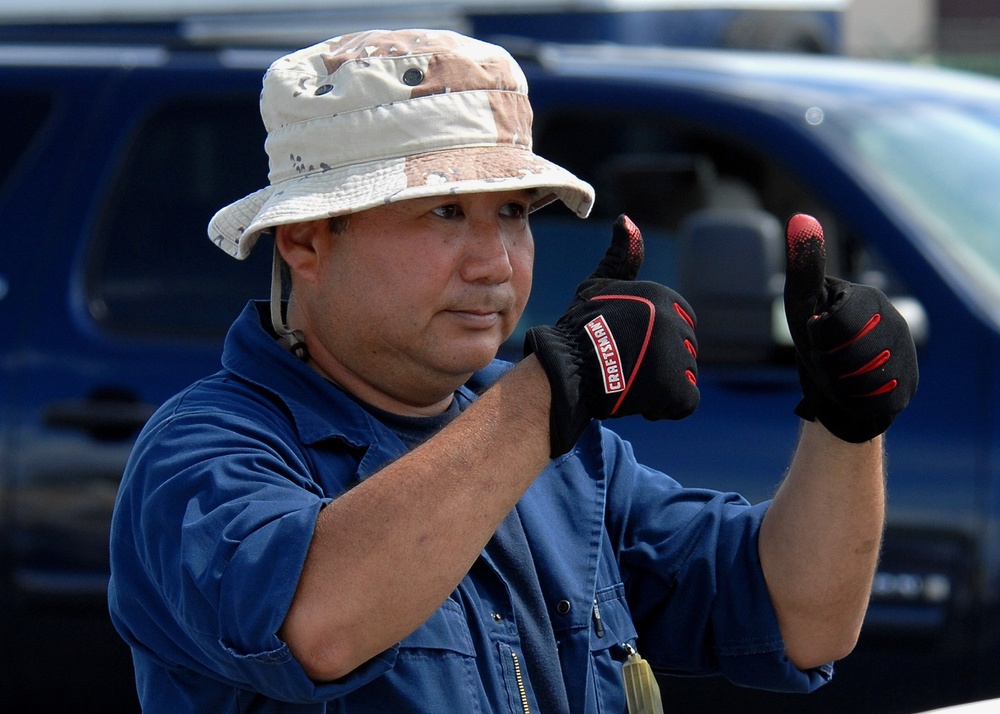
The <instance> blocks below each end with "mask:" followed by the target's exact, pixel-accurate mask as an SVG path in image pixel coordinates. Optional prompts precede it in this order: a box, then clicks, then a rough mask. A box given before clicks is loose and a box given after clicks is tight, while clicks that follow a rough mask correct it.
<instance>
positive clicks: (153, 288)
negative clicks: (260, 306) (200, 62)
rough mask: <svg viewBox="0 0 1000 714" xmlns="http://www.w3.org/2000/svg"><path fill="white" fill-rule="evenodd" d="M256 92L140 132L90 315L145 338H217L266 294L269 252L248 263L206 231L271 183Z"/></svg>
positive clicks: (117, 197)
mask: <svg viewBox="0 0 1000 714" xmlns="http://www.w3.org/2000/svg"><path fill="white" fill-rule="evenodd" d="M263 146H264V129H263V127H262V126H261V121H260V114H259V111H258V108H257V97H256V96H249V95H248V96H246V97H245V98H241V99H225V100H219V99H212V100H208V99H204V100H203V99H199V100H188V101H182V102H177V103H174V104H171V105H169V106H166V107H164V108H162V109H161V110H160V111H158V112H157V113H156V114H155V115H153V116H152V117H151V118H150V119H149V120H148V121H147V122H146V123H145V124H144V126H142V128H141V129H140V130H139V131H138V132H137V133H136V135H135V137H134V139H133V141H132V142H131V144H130V146H129V148H128V151H127V153H126V158H125V161H124V162H123V166H122V167H121V170H120V172H119V175H118V178H117V180H116V182H115V185H114V186H113V188H112V190H111V192H110V194H109V195H110V196H111V199H110V202H109V204H108V206H107V208H106V210H105V212H104V216H103V218H102V220H101V221H100V222H99V223H98V229H97V235H96V240H95V242H94V249H93V252H92V254H91V256H90V260H89V263H88V271H87V281H86V282H87V298H88V305H89V307H90V311H91V314H92V315H93V317H94V319H95V320H97V321H98V323H99V324H100V325H101V326H102V327H104V328H105V329H108V330H111V331H114V332H119V333H125V334H129V335H133V336H140V337H196V338H198V337H209V338H214V337H220V336H222V335H224V334H225V331H226V330H227V329H228V327H229V325H230V323H231V322H232V321H233V319H234V318H235V317H236V315H237V314H238V313H239V311H240V310H241V309H242V307H243V305H245V304H246V301H247V300H248V299H250V298H261V297H266V296H267V289H268V281H269V275H270V272H269V270H270V255H271V252H270V250H269V249H268V247H267V246H266V245H262V246H261V248H258V249H257V250H256V251H254V254H252V255H251V257H250V258H248V259H247V260H246V261H237V260H235V259H233V258H231V257H229V256H228V255H226V254H225V253H223V251H222V250H220V249H219V248H218V247H216V246H215V245H214V244H213V243H212V242H211V241H210V240H209V239H208V237H207V233H206V227H207V225H208V221H209V219H210V218H211V217H212V215H213V214H214V213H215V211H217V210H218V209H219V208H221V207H222V206H224V205H226V204H228V203H230V202H231V201H233V200H236V199H238V198H241V197H243V196H245V195H246V194H248V193H251V192H252V191H255V190H257V189H259V188H261V187H263V186H264V185H266V183H267V159H266V156H265V154H264V148H263Z"/></svg>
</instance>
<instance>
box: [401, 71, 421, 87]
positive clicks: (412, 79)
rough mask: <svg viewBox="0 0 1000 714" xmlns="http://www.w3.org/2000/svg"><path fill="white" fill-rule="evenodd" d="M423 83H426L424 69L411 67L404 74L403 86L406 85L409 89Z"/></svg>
mask: <svg viewBox="0 0 1000 714" xmlns="http://www.w3.org/2000/svg"><path fill="white" fill-rule="evenodd" d="M423 81H424V71H423V70H422V69H417V68H416V67H410V68H409V69H408V70H406V71H405V72H403V84H405V85H406V86H407V87H416V86H417V85H418V84H420V83H421V82H423Z"/></svg>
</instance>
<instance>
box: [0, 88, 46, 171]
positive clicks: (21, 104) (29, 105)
mask: <svg viewBox="0 0 1000 714" xmlns="http://www.w3.org/2000/svg"><path fill="white" fill-rule="evenodd" d="M52 104H53V102H52V97H50V96H48V95H47V94H42V93H40V92H32V91H25V90H4V91H0V106H4V107H16V108H17V109H16V111H5V112H0V137H3V139H2V140H0V191H2V190H3V188H4V187H5V186H6V184H7V181H8V180H9V179H10V177H11V175H12V174H13V173H14V169H15V168H16V167H17V164H18V161H19V160H20V158H21V157H22V156H24V154H26V153H27V151H28V149H29V148H30V146H31V140H32V139H33V138H34V137H35V135H36V134H38V132H39V131H40V130H41V129H42V127H43V126H44V125H45V120H46V118H47V117H48V115H49V112H51V111H52Z"/></svg>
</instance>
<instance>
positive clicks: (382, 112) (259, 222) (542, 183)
mask: <svg viewBox="0 0 1000 714" xmlns="http://www.w3.org/2000/svg"><path fill="white" fill-rule="evenodd" d="M260 109H261V116H262V117H263V119H264V126H265V128H266V129H267V140H266V142H265V145H264V146H265V150H266V151H267V155H268V158H269V162H270V164H269V165H270V171H269V174H268V178H269V181H270V185H269V186H267V187H266V188H263V189H261V190H260V191H257V192H256V193H252V194H250V195H249V196H247V197H245V198H243V199H240V200H239V201H236V202H235V203H232V204H230V205H229V206H226V207H225V208H223V209H222V210H220V211H219V212H218V213H217V214H216V215H215V216H214V217H213V218H212V220H211V222H210V223H209V227H208V233H209V237H210V238H211V239H212V240H213V241H214V242H215V243H216V244H217V245H218V246H219V247H220V248H222V249H223V250H224V251H226V252H227V253H229V254H230V255H232V256H234V257H236V258H240V259H242V258H245V257H246V256H247V255H248V254H249V253H250V250H251V248H253V245H254V243H255V242H256V241H257V238H258V237H259V236H260V234H261V232H262V231H266V230H268V229H270V228H273V227H274V226H277V225H280V224H284V223H296V222H300V221H308V220H315V219H321V218H328V217H331V216H337V215H342V214H346V213H353V212H356V211H362V210H365V209H368V208H373V207H375V206H379V205H382V204H385V203H392V202H395V201H403V200H407V199H411V198H421V197H427V196H441V195H448V194H458V193H479V192H484V191H507V190H519V189H527V190H530V191H532V192H534V193H536V194H537V200H536V201H534V203H533V205H532V208H533V209H536V208H540V207H541V206H543V205H545V204H547V203H550V202H551V201H554V200H556V199H558V200H561V201H562V202H563V203H565V204H566V205H567V206H568V207H569V208H570V209H571V210H572V211H573V212H574V213H576V214H577V215H579V216H580V217H581V218H582V217H586V216H587V214H588V213H589V212H590V208H591V205H592V204H593V200H594V191H593V189H592V188H591V187H590V185H589V184H587V183H586V182H584V181H581V180H580V179H578V178H577V177H576V176H574V175H573V174H571V173H570V172H568V171H566V170H565V169H563V168H561V167H559V166H556V165H555V164H553V163H552V162H550V161H546V160H545V159H542V158H541V157H539V156H537V155H535V154H534V153H533V152H532V150H531V120H532V112H531V106H530V104H529V103H528V87H527V82H526V80H525V77H524V73H523V72H522V71H521V68H520V67H519V66H518V64H517V62H516V61H515V60H514V59H513V58H512V57H511V56H510V54H508V53H507V51H506V50H504V49H503V48H501V47H498V46H496V45H492V44H488V43H486V42H481V41H479V40H474V39H471V38H468V37H465V36H463V35H460V34H457V33H454V32H450V31H445V30H394V31H385V30H374V31H370V32H362V33H356V34H351V35H343V36H341V37H336V38H334V39H331V40H328V41H326V42H322V43H320V44H317V45H314V46H312V47H307V48H305V49H302V50H299V51H297V52H293V53H291V54H289V55H286V56H285V57H282V58H281V59H278V60H277V61H276V62H274V64H272V65H271V67H270V69H268V70H267V72H266V73H265V75H264V82H263V91H262V92H261V98H260Z"/></svg>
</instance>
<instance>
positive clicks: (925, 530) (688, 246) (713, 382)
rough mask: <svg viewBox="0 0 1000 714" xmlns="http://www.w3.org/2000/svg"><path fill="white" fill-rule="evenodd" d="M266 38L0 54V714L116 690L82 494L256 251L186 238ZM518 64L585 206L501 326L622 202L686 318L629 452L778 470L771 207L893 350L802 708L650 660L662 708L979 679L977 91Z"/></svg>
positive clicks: (638, 59)
mask: <svg viewBox="0 0 1000 714" xmlns="http://www.w3.org/2000/svg"><path fill="white" fill-rule="evenodd" d="M284 49H286V48H279V49H273V48H266V47H264V48H261V47H256V48H248V47H243V48H238V47H232V46H221V45H216V44H212V43H210V42H208V41H207V40H205V39H204V38H202V39H201V40H200V41H199V42H191V41H182V40H179V39H177V38H176V37H171V38H167V39H166V40H164V39H163V38H159V37H144V38H128V41H122V40H121V38H114V41H113V42H112V41H109V42H105V43H102V42H94V41H89V42H86V43H84V42H75V43H70V42H60V43H47V44H45V43H27V44H26V43H23V42H21V43H18V42H16V41H14V40H11V41H6V42H3V43H0V99H2V101H3V106H5V107H8V109H7V111H5V112H3V113H2V114H0V131H2V136H3V137H4V138H3V141H2V142H0V231H2V232H3V234H4V246H5V249H4V251H3V256H2V258H0V332H2V334H3V335H4V339H3V340H2V341H0V409H2V417H0V565H2V567H0V618H2V619H3V621H2V623H0V709H4V710H6V711H15V710H16V711H55V710H57V709H58V710H62V708H65V709H66V710H67V711H90V710H93V711H102V712H107V711H114V712H119V711H120V712H125V711H130V710H132V709H135V708H136V707H137V705H136V703H135V701H136V700H135V695H134V685H133V681H132V673H131V664H130V660H129V656H128V651H127V648H126V647H125V646H124V644H123V643H122V642H120V641H119V640H118V638H117V636H116V635H115V634H114V632H113V630H112V628H111V626H110V623H109V620H108V616H107V610H106V603H105V598H106V585H107V578H108V558H107V550H108V548H107V538H108V525H109V519H110V514H111V509H112V505H113V502H114V498H115V493H116V489H117V484H118V480H119V478H120V475H121V471H122V467H123V465H124V463H125V459H126V457H127V455H128V452H129V449H130V447H131V444H132V441H133V439H134V436H135V434H136V433H137V431H138V429H139V428H140V426H141V425H142V424H143V422H144V421H145V419H146V418H147V417H148V416H149V414H150V413H151V412H152V410H153V409H154V408H155V407H156V406H157V405H158V404H159V403H161V402H162V401H163V400H164V399H165V398H166V397H167V396H169V395H171V394H173V393H174V392H176V391H178V390H179V389H181V388H182V387H184V386H186V385H187V384H188V383H190V382H191V381H193V380H194V379H196V378H198V377H199V376H201V375H204V374H207V373H209V372H212V371H214V370H215V369H216V368H217V365H218V357H219V352H220V346H221V341H222V338H223V336H224V334H225V331H226V328H227V326H228V324H229V323H230V321H231V320H232V319H233V318H234V317H235V316H236V315H237V314H238V312H239V311H240V309H241V307H242V306H243V304H244V303H245V302H246V300H247V299H249V298H251V297H265V296H266V295H267V283H268V267H269V265H268V260H267V258H268V256H267V251H262V252H261V255H259V256H257V258H256V259H253V258H251V259H250V262H247V263H239V262H236V261H232V260H231V259H229V258H228V257H226V256H225V255H223V254H222V252H221V251H219V250H218V249H217V248H216V247H215V246H214V245H212V244H211V243H210V242H209V241H208V239H207V238H206V235H205V226H206V224H207V221H208V219H209V218H210V216H211V215H212V213H213V212H214V211H215V210H216V209H217V208H218V207H220V206H222V205H225V204H227V203H228V202H230V201H231V200H234V199H236V198H239V197H241V196H243V195H245V194H246V193H249V192H250V191H252V190H255V189H256V188H259V187H260V186H261V185H263V184H264V183H265V181H266V172H267V167H266V160H265V156H264V152H263V149H262V143H263V138H264V134H263V129H262V127H261V124H260V120H259V116H258V113H257V98H258V94H259V90H260V78H261V74H262V72H263V70H264V68H265V67H266V66H267V64H268V63H269V62H270V61H271V59H273V58H275V57H276V56H278V55H279V54H281V53H282V51H283V50H284ZM520 51H522V52H523V53H524V57H523V65H524V67H525V70H526V72H527V73H528V77H529V83H530V86H531V96H532V101H533V104H534V107H535V110H536V129H537V135H536V148H537V150H538V151H539V152H540V153H541V154H542V155H545V156H547V157H549V158H551V159H553V160H555V161H557V162H559V163H561V164H563V165H564V166H567V167H568V168H570V169H571V170H573V171H575V172H576V173H577V174H578V175H580V176H582V177H585V178H586V179H588V180H589V181H591V182H592V183H593V184H594V185H595V187H596V188H597V196H598V199H597V206H596V209H595V215H594V216H593V217H592V218H591V219H589V220H588V221H585V222H580V221H577V220H576V219H574V218H572V217H571V216H570V215H569V214H568V213H565V212H561V209H560V208H558V207H555V206H553V207H550V208H547V209H545V210H544V211H542V212H540V213H538V214H536V215H535V216H534V217H533V219H532V225H533V230H534V232H535V236H536V243H537V250H538V267H537V273H536V278H535V288H534V294H533V296H532V299H531V302H530V303H529V306H528V311H527V313H526V315H525V321H524V324H523V325H522V330H521V334H522V335H523V329H525V328H526V327H528V326H529V325H530V324H534V323H539V322H545V321H550V320H552V319H553V318H554V317H555V316H557V315H558V314H559V313H560V312H561V311H562V309H563V307H564V306H565V305H566V303H567V302H568V300H569V298H570V296H571V294H572V290H573V287H574V285H575V283H576V282H577V281H578V280H579V279H580V278H581V277H582V276H584V275H585V274H587V272H588V271H589V269H590V266H592V265H593V264H594V263H595V262H596V260H597V258H598V257H599V256H600V255H601V253H602V252H603V248H604V246H605V245H606V242H607V240H608V236H609V231H610V221H611V219H612V218H613V216H615V215H617V213H619V212H622V211H624V212H627V213H629V214H630V215H631V216H632V218H633V219H634V220H635V221H636V223H637V224H638V225H639V226H640V227H641V228H642V229H643V231H644V234H645V235H646V237H647V241H648V245H649V248H648V258H647V264H646V267H645V268H644V274H643V275H644V277H648V278H653V279H657V280H661V281H663V282H666V283H668V284H671V285H673V286H675V287H677V288H679V289H680V290H681V292H682V293H684V294H685V295H686V297H687V298H688V299H689V301H690V302H691V303H692V304H693V305H694V307H695V310H696V311H697V313H698V315H699V320H700V324H699V340H700V342H701V345H702V356H703V359H702V360H701V362H702V366H701V382H700V384H701V387H702V402H701V406H700V407H699V409H698V411H697V413H696V414H695V415H694V416H693V417H691V418H689V419H687V420H685V421H682V422H679V423H676V424H669V425H663V424H660V425H656V426H655V427H654V426H652V425H650V424H648V423H646V422H644V421H643V420H641V419H639V420H624V421H622V422H620V423H619V422H616V424H615V425H614V427H615V428H617V429H619V430H620V431H621V432H622V433H623V434H625V435H626V436H627V437H628V438H629V439H630V440H631V441H632V442H633V445H634V447H635V449H636V451H637V453H638V454H639V456H640V457H641V458H642V459H644V460H646V461H648V462H650V463H652V464H654V465H656V466H658V467H659V468H661V469H662V470H664V471H666V472H667V473H669V474H671V475H672V476H674V477H675V478H677V479H678V480H680V481H681V482H683V483H686V484H689V485H707V486H711V487H714V488H720V489H732V490H737V491H739V492H741V493H743V494H745V495H746V496H747V497H748V498H750V499H751V500H760V499H764V498H767V497H768V496H769V495H770V493H771V492H772V490H773V489H774V487H775V485H776V484H777V483H778V481H779V480H780V479H781V477H782V474H783V472H784V470H785V469H786V468H787V464H788V460H789V458H790V454H791V450H792V447H793V444H794V441H795V435H796V429H797V419H796V417H795V416H794V415H793V414H792V409H793V407H794V406H795V404H796V402H797V399H798V394H799V388H798V382H797V378H796V373H795V368H794V364H793V361H792V359H791V355H790V347H789V344H790V343H789V340H788V336H787V332H786V331H785V328H784V325H783V320H782V319H781V318H780V314H781V311H780V303H779V302H778V299H779V296H780V289H781V279H782V275H781V272H782V260H783V252H782V250H783V249H782V222H783V221H784V219H785V218H786V217H787V216H788V215H790V214H791V213H793V212H797V211H804V212H808V213H812V214H813V215H816V216H817V217H819V218H820V220H821V221H822V222H823V224H824V226H825V227H826V233H827V238H828V242H829V245H830V260H831V268H830V272H831V273H838V274H840V275H841V276H842V277H845V278H849V279H853V280H858V281H864V282H869V283H875V284H878V285H879V286H880V287H882V288H883V290H885V291H886V292H887V294H889V295H890V296H891V297H893V299H894V300H895V301H896V302H897V305H899V307H900V308H901V311H902V312H904V314H905V315H906V316H907V317H908V319H909V320H910V322H911V326H912V328H913V332H914V334H915V335H916V337H917V341H918V349H919V356H920V360H921V384H920V391H919V393H918V395H917V397H916V399H915V400H914V402H913V404H912V405H911V407H910V408H909V409H908V410H907V411H906V412H905V413H904V414H903V415H902V416H901V417H900V418H899V419H898V420H897V422H896V424H895V425H894V426H893V428H892V430H891V431H890V433H889V439H888V459H889V503H890V505H889V525H888V529H887V534H886V541H885V546H884V550H883V558H882V565H881V567H880V572H879V574H878V577H877V578H876V582H875V588H874V590H873V593H872V605H871V608H870V611H869V616H868V619H867V620H866V624H865V627H864V630H863V633H862V640H861V643H860V645H859V647H858V650H857V651H856V652H855V653H854V654H852V655H851V656H850V657H848V658H847V659H846V660H844V662H842V663H841V664H840V665H838V675H837V676H836V677H835V679H834V681H833V683H832V684H830V685H829V686H828V687H825V688H824V689H823V690H821V691H820V692H818V693H817V694H815V695H811V696H809V697H801V696H798V697H796V696H790V695H774V694H769V693H763V692H751V691H748V690H738V689H736V688H734V687H731V686H729V685H727V684H725V683H724V682H722V681H719V680H716V679H705V680H702V679H681V678H673V677H663V678H662V680H661V686H662V687H663V690H664V698H665V701H666V702H667V703H668V704H667V705H668V707H669V710H670V711H673V712H683V711H692V712H693V711H699V712H701V711H732V710H752V711H757V710H765V709H766V710H768V711H796V712H827V711H828V712H833V711H838V712H843V711H851V712H880V713H885V712H913V711H917V710H920V709H925V708H930V707H931V706H938V705H943V704H947V703H953V702H957V701H962V700H967V699H972V698H975V697H985V696H988V695H994V696H996V695H1000V680H998V679H997V677H996V675H995V672H996V671H997V666H998V664H1000V608H998V604H1000V528H998V525H997V524H998V522H1000V473H998V471H1000V446H998V444H1000V438H998V437H1000V433H998V427H1000V417H998V414H1000V412H998V405H997V402H998V398H1000V235H998V230H1000V229H998V226H1000V197H998V195H997V186H1000V82H995V81H991V80H987V79H984V78H975V77H971V76H963V75H956V74H952V73H948V72H945V71H942V70H937V69H932V68H918V67H908V68H903V67H891V66H883V65H877V64H862V63H855V62H852V61H849V60H846V59H843V58H826V59H819V58H807V57H804V56H801V55H797V56H792V55H789V56H781V55H763V54H759V55H752V54H727V53H712V52H699V51H667V50H650V49H638V48H631V49H629V48H616V47H612V46H588V47H575V48H574V47H557V46H552V45H538V44H526V45H525V46H524V47H521V48H520ZM776 315H777V317H776ZM508 352H509V355H508V356H510V357H512V358H514V359H516V358H517V357H518V356H519V355H520V337H519V336H518V335H515V337H514V339H512V341H511V344H510V345H509V351H508ZM18 702H21V703H22V704H19V705H18V708H17V709H13V708H12V707H14V706H15V703H18ZM24 702H27V703H28V704H23V703H24Z"/></svg>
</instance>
